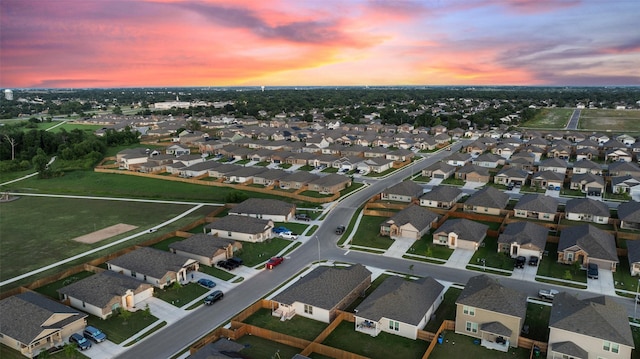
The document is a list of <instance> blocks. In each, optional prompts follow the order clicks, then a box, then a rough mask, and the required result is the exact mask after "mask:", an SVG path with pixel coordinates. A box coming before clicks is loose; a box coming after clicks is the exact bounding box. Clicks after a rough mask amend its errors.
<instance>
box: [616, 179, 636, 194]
mask: <svg viewBox="0 0 640 359" xmlns="http://www.w3.org/2000/svg"><path fill="white" fill-rule="evenodd" d="M639 184H640V177H636V176H631V175H625V176H617V177H611V190H612V191H613V193H616V194H622V193H631V192H632V189H633V191H635V190H636V189H637V188H640V187H637V186H638V185H639Z"/></svg>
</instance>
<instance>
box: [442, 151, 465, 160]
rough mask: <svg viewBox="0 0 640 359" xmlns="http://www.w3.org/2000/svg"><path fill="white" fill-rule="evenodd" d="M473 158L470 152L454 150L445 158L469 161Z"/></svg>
mask: <svg viewBox="0 0 640 359" xmlns="http://www.w3.org/2000/svg"><path fill="white" fill-rule="evenodd" d="M470 159H471V155H470V154H468V153H461V152H454V153H452V154H451V155H449V156H448V157H447V158H445V159H444V160H445V161H469V160H470Z"/></svg>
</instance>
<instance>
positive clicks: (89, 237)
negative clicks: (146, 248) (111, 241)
mask: <svg viewBox="0 0 640 359" xmlns="http://www.w3.org/2000/svg"><path fill="white" fill-rule="evenodd" d="M136 228H138V226H132V225H130V224H124V223H118V224H116V225H113V226H110V227H107V228H103V229H101V230H99V231H95V232H91V233H89V234H85V235H84V236H80V237H76V238H73V240H74V241H76V242H80V243H96V242H100V241H101V240H103V239H107V238H111V237H113V236H117V235H118V234H121V233H125V232H128V231H130V230H133V229H136Z"/></svg>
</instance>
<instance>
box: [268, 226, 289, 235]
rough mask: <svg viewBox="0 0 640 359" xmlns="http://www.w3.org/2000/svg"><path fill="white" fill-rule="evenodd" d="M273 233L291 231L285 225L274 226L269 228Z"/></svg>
mask: <svg viewBox="0 0 640 359" xmlns="http://www.w3.org/2000/svg"><path fill="white" fill-rule="evenodd" d="M271 231H272V232H273V233H275V234H280V233H285V232H291V230H290V229H289V228H287V227H282V226H280V227H276V228H274V229H272V230H271Z"/></svg>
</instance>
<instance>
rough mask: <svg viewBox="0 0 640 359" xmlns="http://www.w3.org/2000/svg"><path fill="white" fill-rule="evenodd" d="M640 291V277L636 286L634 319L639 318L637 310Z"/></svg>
mask: <svg viewBox="0 0 640 359" xmlns="http://www.w3.org/2000/svg"><path fill="white" fill-rule="evenodd" d="M638 292H640V279H638V285H637V286H636V297H635V298H633V319H636V320H637V319H638V315H637V314H636V313H637V310H638Z"/></svg>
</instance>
